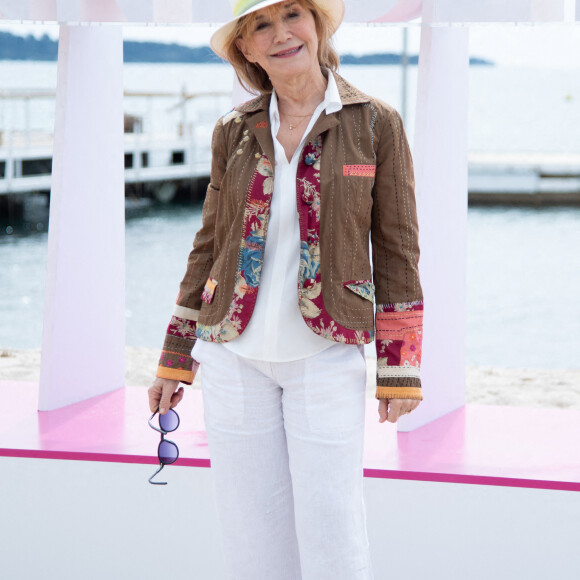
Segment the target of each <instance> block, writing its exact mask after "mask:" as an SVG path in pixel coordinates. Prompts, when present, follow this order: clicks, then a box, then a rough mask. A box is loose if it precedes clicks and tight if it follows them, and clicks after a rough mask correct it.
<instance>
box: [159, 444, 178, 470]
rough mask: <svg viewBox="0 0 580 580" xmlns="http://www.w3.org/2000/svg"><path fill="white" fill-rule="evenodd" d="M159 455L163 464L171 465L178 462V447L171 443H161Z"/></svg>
mask: <svg viewBox="0 0 580 580" xmlns="http://www.w3.org/2000/svg"><path fill="white" fill-rule="evenodd" d="M157 453H158V455H159V461H161V463H165V465H169V464H170V463H174V462H175V461H177V455H178V452H177V445H175V443H172V442H171V441H161V443H160V444H159V449H158V452H157Z"/></svg>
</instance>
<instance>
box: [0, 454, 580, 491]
mask: <svg viewBox="0 0 580 580" xmlns="http://www.w3.org/2000/svg"><path fill="white" fill-rule="evenodd" d="M0 457H17V458H26V459H56V460H65V461H67V460H68V461H96V462H104V463H134V464H142V465H155V464H157V460H156V459H155V458H154V457H147V456H145V455H115V454H110V453H81V452H70V451H68V452H67V451H40V450H28V449H0ZM175 466H178V467H201V468H208V467H211V462H210V460H209V459H191V458H184V459H178V460H177V463H176V464H175ZM363 471H364V477H367V478H370V479H400V480H407V481H425V482H433V483H457V484H463V485H486V486H495V487H520V488H529V489H545V490H558V491H580V483H575V482H566V481H545V480H543V481H542V480H535V479H521V478H513V477H491V476H485V475H462V474H456V473H429V472H421V471H395V470H383V469H366V468H365V469H364V470H363Z"/></svg>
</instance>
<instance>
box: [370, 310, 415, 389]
mask: <svg viewBox="0 0 580 580" xmlns="http://www.w3.org/2000/svg"><path fill="white" fill-rule="evenodd" d="M376 330H377V340H376V347H377V376H378V378H379V379H381V378H382V379H388V378H409V379H419V378H420V368H421V348H422V343H423V304H422V303H421V302H414V303H398V304H379V305H377V316H376Z"/></svg>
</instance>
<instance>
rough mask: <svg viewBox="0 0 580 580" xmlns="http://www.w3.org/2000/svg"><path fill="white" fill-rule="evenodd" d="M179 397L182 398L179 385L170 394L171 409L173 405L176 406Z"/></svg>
mask: <svg viewBox="0 0 580 580" xmlns="http://www.w3.org/2000/svg"><path fill="white" fill-rule="evenodd" d="M181 399H183V387H179V389H177V391H175V393H173V395H171V408H172V409H173V407H177V405H179V402H180V401H181Z"/></svg>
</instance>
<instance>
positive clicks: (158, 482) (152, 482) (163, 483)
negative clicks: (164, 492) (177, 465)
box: [149, 463, 167, 485]
mask: <svg viewBox="0 0 580 580" xmlns="http://www.w3.org/2000/svg"><path fill="white" fill-rule="evenodd" d="M164 467H165V463H162V464H161V465H160V467H159V469H158V470H157V471H156V472H155V473H154V474H153V475H152V476H151V477H150V478H149V483H151V484H152V485H167V482H166V481H153V478H154V477H155V476H156V475H157V474H158V473H159V472H160V471H161V470H162V469H163V468H164Z"/></svg>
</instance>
